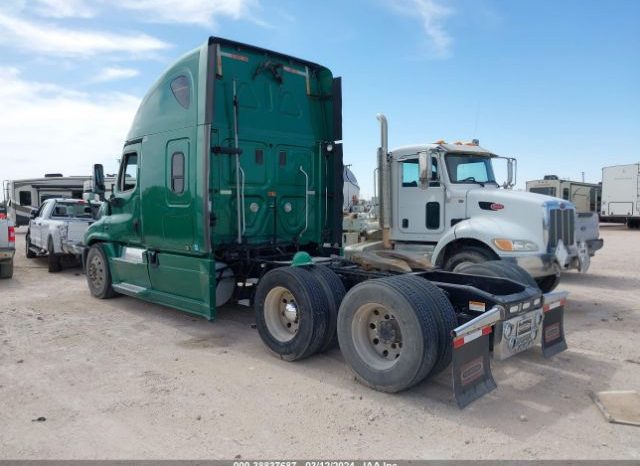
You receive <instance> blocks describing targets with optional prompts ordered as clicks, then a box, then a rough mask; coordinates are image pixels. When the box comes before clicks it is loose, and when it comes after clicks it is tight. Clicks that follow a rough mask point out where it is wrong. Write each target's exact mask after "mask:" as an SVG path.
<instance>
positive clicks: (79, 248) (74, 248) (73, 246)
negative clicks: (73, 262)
mask: <svg viewBox="0 0 640 466" xmlns="http://www.w3.org/2000/svg"><path fill="white" fill-rule="evenodd" d="M62 251H63V252H64V253H65V254H72V255H74V256H81V255H82V252H83V251H84V246H83V245H82V244H80V243H76V242H73V241H63V242H62Z"/></svg>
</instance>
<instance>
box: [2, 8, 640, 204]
mask: <svg viewBox="0 0 640 466" xmlns="http://www.w3.org/2000/svg"><path fill="white" fill-rule="evenodd" d="M638 24H640V1H635V0H609V1H607V2H604V1H601V0H555V1H551V0H517V1H515V0H342V1H340V0H323V1H311V0H280V1H278V0H271V1H269V0H14V1H12V2H2V5H1V6H0V57H1V58H0V104H1V107H0V108H1V109H2V111H0V140H1V141H2V147H1V148H0V179H19V178H29V177H38V176H42V175H43V174H44V173H51V172H57V173H63V174H65V175H89V174H90V172H91V167H92V165H93V164H94V163H103V164H104V165H105V170H106V171H107V172H114V171H115V170H116V166H117V162H116V161H117V159H118V157H119V153H120V150H121V148H122V144H123V142H124V138H125V136H126V133H127V131H128V127H129V125H130V123H131V120H132V118H133V115H134V113H135V111H136V109H137V106H138V104H139V102H140V100H141V99H142V97H143V96H144V94H145V92H146V90H147V89H148V87H149V86H150V85H151V84H152V83H153V82H154V81H155V79H156V78H157V77H158V76H159V74H160V73H161V72H162V70H164V69H165V68H166V67H168V66H169V65H170V64H171V63H172V62H173V61H175V60H176V59H177V58H178V57H180V56H181V55H182V54H184V53H185V52H187V51H189V50H191V49H193V48H195V47H198V46H199V45H201V44H202V43H204V42H205V41H206V39H207V37H208V36H210V35H217V36H221V37H225V38H229V39H233V40H237V41H240V42H245V43H249V44H254V45H258V46H260V47H263V48H268V49H272V50H276V51H278V52H283V53H286V54H289V55H293V56H296V57H299V58H304V59H307V60H310V61H313V62H316V63H321V64H322V65H325V66H327V67H328V68H330V69H331V70H332V71H333V73H334V75H335V76H342V79H343V141H344V142H343V143H344V154H345V163H348V164H351V169H352V170H353V171H354V173H355V175H356V177H357V178H358V181H359V183H360V185H361V190H362V194H363V197H368V196H369V195H370V194H371V193H372V185H373V169H374V168H375V154H376V148H377V146H378V145H379V128H378V123H377V121H376V118H375V116H376V114H377V113H379V112H383V113H385V114H386V115H387V117H388V119H389V144H390V146H391V147H394V146H402V145H407V144H415V143H429V142H434V141H436V140H442V139H444V140H446V141H451V142H452V141H458V140H469V139H472V138H478V139H480V143H481V145H482V146H483V147H485V148H487V149H490V150H491V151H493V152H495V153H498V154H501V155H505V156H510V157H516V158H517V159H518V187H520V188H522V187H524V182H525V181H526V180H529V179H538V178H542V177H543V176H544V175H546V174H555V175H558V176H560V177H563V178H570V179H573V180H580V179H581V177H582V172H584V176H585V179H586V181H593V182H597V181H600V179H601V169H602V167H603V166H607V165H617V164H624V163H635V162H640V149H639V148H640V144H638V142H639V140H640V27H638Z"/></svg>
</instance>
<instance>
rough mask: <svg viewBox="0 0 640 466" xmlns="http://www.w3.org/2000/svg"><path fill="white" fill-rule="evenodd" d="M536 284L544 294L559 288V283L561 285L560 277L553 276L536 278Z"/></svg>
mask: <svg viewBox="0 0 640 466" xmlns="http://www.w3.org/2000/svg"><path fill="white" fill-rule="evenodd" d="M536 282H537V283H538V286H539V287H540V289H541V290H542V292H543V293H549V292H550V291H553V290H554V289H555V288H556V286H558V283H560V275H556V274H553V275H549V276H547V277H542V278H536Z"/></svg>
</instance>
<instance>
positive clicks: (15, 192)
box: [3, 173, 91, 227]
mask: <svg viewBox="0 0 640 466" xmlns="http://www.w3.org/2000/svg"><path fill="white" fill-rule="evenodd" d="M90 180H91V177H90V176H62V175H60V174H57V173H56V174H51V175H45V176H44V177H43V178H28V179H23V180H5V181H4V183H3V184H4V186H3V187H4V198H5V200H6V202H7V216H8V217H9V218H10V219H11V220H12V221H13V222H14V224H15V226H16V227H19V226H22V225H28V224H29V215H30V214H31V210H32V209H37V208H39V207H40V205H42V203H43V202H44V201H46V200H47V199H52V198H59V197H68V198H72V199H82V192H83V188H84V183H85V181H90Z"/></svg>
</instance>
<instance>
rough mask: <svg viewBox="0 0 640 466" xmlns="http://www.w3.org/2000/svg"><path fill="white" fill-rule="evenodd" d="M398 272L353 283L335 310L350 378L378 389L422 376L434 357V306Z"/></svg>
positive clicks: (411, 383) (406, 384)
mask: <svg viewBox="0 0 640 466" xmlns="http://www.w3.org/2000/svg"><path fill="white" fill-rule="evenodd" d="M406 278H407V277H406V276H404V277H386V278H379V279H372V280H367V281H365V282H362V283H360V284H358V285H356V286H354V287H353V288H352V289H351V290H349V292H348V293H347V294H346V296H345V298H344V299H343V300H342V304H341V305H340V310H339V312H338V341H339V343H340V350H341V352H342V354H343V356H344V358H345V360H346V362H347V364H348V365H349V367H350V368H351V369H352V370H353V372H354V373H355V375H356V377H357V378H358V379H359V380H360V381H361V382H362V383H364V384H365V385H368V386H370V387H372V388H374V389H376V390H380V391H384V392H391V393H393V392H399V391H401V390H405V389H407V388H410V387H412V386H414V385H416V384H417V383H419V382H420V381H422V380H423V379H424V377H425V376H426V375H427V374H428V373H429V372H430V371H431V370H432V369H433V367H434V366H435V364H436V361H437V360H438V356H439V354H438V353H439V351H438V350H439V345H440V339H439V326H438V323H437V320H436V318H435V316H434V311H435V309H434V308H432V307H431V306H430V305H431V304H432V303H430V302H429V301H427V300H425V299H424V297H423V293H422V292H421V287H422V286H424V284H423V283H420V284H417V283H416V282H415V281H413V280H406Z"/></svg>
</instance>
